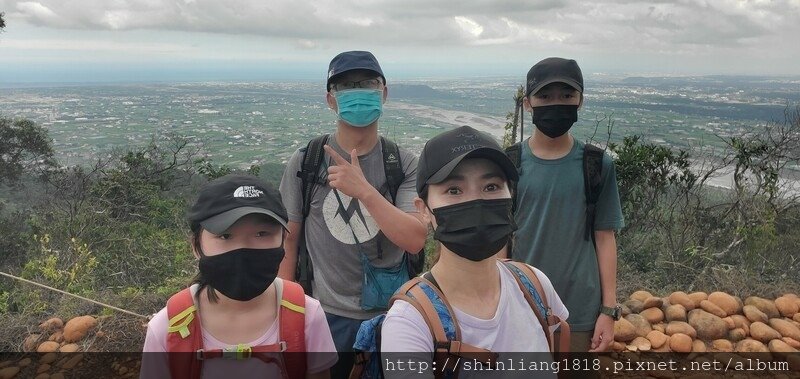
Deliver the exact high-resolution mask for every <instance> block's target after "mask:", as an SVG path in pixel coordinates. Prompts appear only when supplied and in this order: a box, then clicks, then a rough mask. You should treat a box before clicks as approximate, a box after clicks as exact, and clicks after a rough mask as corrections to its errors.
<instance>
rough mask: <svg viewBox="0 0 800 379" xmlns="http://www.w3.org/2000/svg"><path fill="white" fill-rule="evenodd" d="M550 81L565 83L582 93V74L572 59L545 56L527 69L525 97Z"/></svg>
mask: <svg viewBox="0 0 800 379" xmlns="http://www.w3.org/2000/svg"><path fill="white" fill-rule="evenodd" d="M550 83H565V84H568V85H569V86H570V87H572V88H575V89H576V90H578V91H580V92H581V93H583V74H582V73H581V68H580V67H578V62H575V60H574V59H564V58H555V57H553V58H546V59H542V60H541V61H539V63H537V64H535V65H533V67H531V69H530V70H529V71H528V80H527V82H526V85H525V97H528V96H529V95H530V94H531V93H534V94H535V93H536V92H539V90H540V89H542V87H544V86H546V85H548V84H550Z"/></svg>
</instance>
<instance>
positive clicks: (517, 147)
mask: <svg viewBox="0 0 800 379" xmlns="http://www.w3.org/2000/svg"><path fill="white" fill-rule="evenodd" d="M505 150H506V155H507V156H508V159H510V160H511V163H514V167H516V168H517V172H519V171H520V167H521V166H522V142H517V143H515V144H513V145H511V146H508V147H506V149H505Z"/></svg>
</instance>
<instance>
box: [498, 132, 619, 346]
mask: <svg viewBox="0 0 800 379" xmlns="http://www.w3.org/2000/svg"><path fill="white" fill-rule="evenodd" d="M583 147H584V144H583V143H581V142H578V140H577V139H576V140H575V144H574V145H573V146H572V150H570V152H569V153H568V154H567V155H566V156H564V157H562V158H559V159H552V160H548V159H541V158H538V157H536V156H534V155H533V153H532V152H531V149H530V146H529V145H528V141H527V140H526V141H525V142H524V143H523V144H522V149H521V150H522V159H521V169H520V179H519V183H518V185H517V209H516V212H515V214H514V215H515V219H516V222H517V227H518V229H517V232H516V233H515V237H514V245H513V246H514V252H513V257H514V259H516V260H520V261H523V262H526V263H528V264H530V265H533V266H534V267H536V268H538V269H540V270H542V271H543V272H544V273H545V274H546V275H547V277H549V278H550V280H551V281H552V282H553V287H555V289H556V292H557V293H558V295H559V297H561V300H562V301H563V302H564V304H565V305H566V306H567V309H568V310H569V320H568V322H569V324H570V327H571V329H572V330H574V331H590V330H592V329H594V324H595V322H596V321H597V316H598V314H599V308H600V303H601V301H602V292H601V288H600V271H599V267H598V263H597V254H596V252H595V249H594V244H593V243H592V240H591V239H586V238H585V228H586V194H585V192H584V182H583ZM601 181H602V183H603V189H602V192H601V193H600V197H599V199H598V202H597V210H596V215H595V221H594V229H595V230H610V229H614V230H620V229H622V227H623V226H624V220H623V217H622V209H621V207H620V202H619V191H618V190H617V178H616V173H615V172H614V163H613V161H612V159H611V157H610V156H609V155H608V154H604V155H603V168H602V176H601Z"/></svg>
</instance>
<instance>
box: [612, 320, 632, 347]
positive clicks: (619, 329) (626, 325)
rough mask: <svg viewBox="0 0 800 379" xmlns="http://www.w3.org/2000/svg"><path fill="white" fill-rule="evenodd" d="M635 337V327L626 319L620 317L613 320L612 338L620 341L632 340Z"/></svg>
mask: <svg viewBox="0 0 800 379" xmlns="http://www.w3.org/2000/svg"><path fill="white" fill-rule="evenodd" d="M635 337H636V327H634V326H633V324H631V322H630V321H628V320H627V319H624V318H621V319H619V320H617V321H614V340H616V341H620V342H628V341H632V340H633V339H634V338H635Z"/></svg>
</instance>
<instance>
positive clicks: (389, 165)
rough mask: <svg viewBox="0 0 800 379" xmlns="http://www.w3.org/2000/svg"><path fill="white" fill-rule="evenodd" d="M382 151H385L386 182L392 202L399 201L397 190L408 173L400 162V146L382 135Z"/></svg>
mask: <svg viewBox="0 0 800 379" xmlns="http://www.w3.org/2000/svg"><path fill="white" fill-rule="evenodd" d="M381 151H382V153H383V171H384V172H385V174H386V184H387V185H388V187H389V194H390V195H392V204H394V203H395V202H396V201H397V191H398V190H399V189H400V185H401V184H403V180H405V179H406V174H405V173H404V172H403V165H402V164H401V162H400V148H399V147H397V144H396V143H394V141H392V140H390V139H388V138H384V137H383V136H381Z"/></svg>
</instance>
